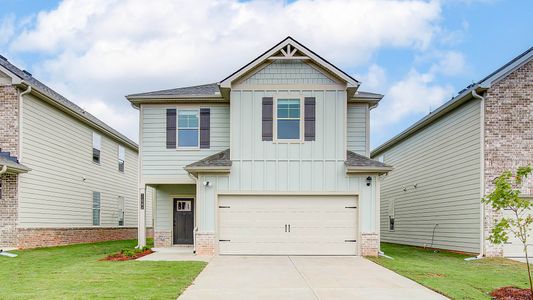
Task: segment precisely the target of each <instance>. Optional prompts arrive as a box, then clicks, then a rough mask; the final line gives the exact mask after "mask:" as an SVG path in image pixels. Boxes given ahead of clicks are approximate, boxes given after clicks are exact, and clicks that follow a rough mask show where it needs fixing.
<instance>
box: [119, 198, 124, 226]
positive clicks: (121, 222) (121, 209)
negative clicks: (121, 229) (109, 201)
mask: <svg viewBox="0 0 533 300" xmlns="http://www.w3.org/2000/svg"><path fill="white" fill-rule="evenodd" d="M118 226H124V197H122V196H119V197H118Z"/></svg>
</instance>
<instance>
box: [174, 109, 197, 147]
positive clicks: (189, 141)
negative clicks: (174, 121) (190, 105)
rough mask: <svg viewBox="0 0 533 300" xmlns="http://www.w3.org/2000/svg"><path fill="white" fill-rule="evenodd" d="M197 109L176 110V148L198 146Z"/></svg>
mask: <svg viewBox="0 0 533 300" xmlns="http://www.w3.org/2000/svg"><path fill="white" fill-rule="evenodd" d="M198 123H199V122H198V110H194V109H193V110H179V111H178V148H198V144H199V134H198V133H199V131H200V130H199V128H198Z"/></svg>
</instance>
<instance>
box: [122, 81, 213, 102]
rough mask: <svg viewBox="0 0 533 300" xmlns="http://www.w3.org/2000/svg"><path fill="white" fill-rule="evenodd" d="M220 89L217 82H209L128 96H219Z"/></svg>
mask: <svg viewBox="0 0 533 300" xmlns="http://www.w3.org/2000/svg"><path fill="white" fill-rule="evenodd" d="M218 95H220V89H219V88H218V84H217V83H209V84H202V85H195V86H188V87H182V88H175V89H168V90H160V91H153V92H146V93H138V94H131V95H128V96H127V97H133V98H135V97H164V96H194V97H201V96H218Z"/></svg>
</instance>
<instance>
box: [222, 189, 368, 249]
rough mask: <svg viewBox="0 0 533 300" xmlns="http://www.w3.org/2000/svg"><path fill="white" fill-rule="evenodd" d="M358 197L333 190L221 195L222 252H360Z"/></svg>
mask: <svg viewBox="0 0 533 300" xmlns="http://www.w3.org/2000/svg"><path fill="white" fill-rule="evenodd" d="M356 202H357V198H356V197H355V196H333V195H332V196H292V195H291V196H284V195H261V196H258V195H231V196H230V195H223V196H219V239H220V240H221V241H220V242H219V251H220V254H265V255H355V254H357V244H356V242H354V241H355V240H356V239H357V236H358V234H357V232H358V231H357V224H358V222H357V210H356V209H354V207H355V205H356ZM347 207H348V208H347ZM289 224H290V232H288V230H289V229H288V228H285V225H289Z"/></svg>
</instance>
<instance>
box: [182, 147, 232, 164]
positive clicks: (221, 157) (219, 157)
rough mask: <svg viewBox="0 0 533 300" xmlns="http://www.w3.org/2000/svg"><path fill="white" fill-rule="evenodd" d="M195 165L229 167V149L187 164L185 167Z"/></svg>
mask: <svg viewBox="0 0 533 300" xmlns="http://www.w3.org/2000/svg"><path fill="white" fill-rule="evenodd" d="M196 167H231V160H230V149H226V150H224V151H222V152H218V153H215V154H213V155H211V156H208V157H206V158H204V159H202V160H199V161H197V162H193V163H192V164H189V165H187V166H186V167H185V168H186V169H187V168H196Z"/></svg>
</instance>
